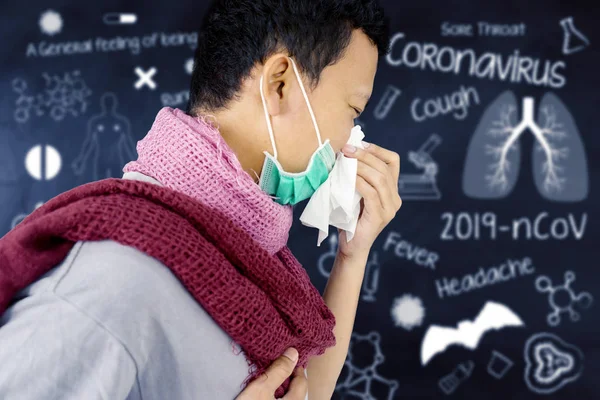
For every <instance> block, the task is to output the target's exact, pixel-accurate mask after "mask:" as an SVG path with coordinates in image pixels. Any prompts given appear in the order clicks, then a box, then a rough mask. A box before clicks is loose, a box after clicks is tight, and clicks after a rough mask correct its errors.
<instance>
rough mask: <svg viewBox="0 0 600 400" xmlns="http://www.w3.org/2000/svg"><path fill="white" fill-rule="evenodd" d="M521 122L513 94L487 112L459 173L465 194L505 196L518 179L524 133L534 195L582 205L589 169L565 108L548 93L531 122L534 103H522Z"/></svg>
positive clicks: (526, 98)
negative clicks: (530, 142)
mask: <svg viewBox="0 0 600 400" xmlns="http://www.w3.org/2000/svg"><path fill="white" fill-rule="evenodd" d="M522 110H523V112H522V116H521V122H517V121H518V119H517V116H516V113H517V101H516V98H515V96H514V94H513V93H512V92H511V91H506V92H504V93H503V94H501V95H500V96H499V97H498V98H497V99H496V100H495V101H494V102H493V103H492V104H491V105H490V106H489V107H488V108H487V109H486V111H485V113H484V115H483V117H482V119H481V121H480V122H479V126H478V127H477V130H476V132H475V134H474V135H473V137H472V138H471V142H470V144H469V149H468V151H467V158H466V161H465V167H464V173H463V190H464V192H465V194H466V195H467V196H469V197H472V198H478V199H500V198H503V197H506V196H508V195H509V194H510V193H511V192H512V190H513V188H514V186H515V184H516V182H517V178H518V173H519V167H520V158H521V148H520V147H521V146H520V145H519V138H520V136H521V135H522V134H523V133H524V132H525V131H530V132H531V133H532V134H533V136H534V137H535V139H536V141H535V145H534V146H533V157H532V164H533V176H534V182H535V185H536V188H537V190H538V192H539V193H540V194H541V195H542V196H543V197H544V198H546V199H548V200H551V201H556V202H576V201H582V200H584V199H585V198H587V195H588V185H589V183H588V180H589V178H588V166H587V159H586V154H585V150H584V146H583V142H582V140H581V135H580V134H579V131H578V129H577V126H576V125H575V121H574V119H573V117H572V116H571V113H570V112H569V111H568V109H567V107H566V106H565V105H564V104H563V103H562V102H561V101H560V99H559V98H558V97H557V96H556V95H554V94H553V93H546V94H545V95H544V96H543V98H542V100H541V102H540V105H539V110H538V121H537V122H536V121H535V120H534V99H533V97H525V98H524V99H523V106H522Z"/></svg>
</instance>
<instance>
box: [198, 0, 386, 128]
mask: <svg viewBox="0 0 600 400" xmlns="http://www.w3.org/2000/svg"><path fill="white" fill-rule="evenodd" d="M354 29H362V31H363V32H364V33H365V34H366V35H367V36H368V37H369V38H370V40H371V42H372V43H373V44H374V45H375V46H377V50H378V53H379V57H382V56H384V55H386V54H388V52H389V51H390V34H389V19H388V17H386V16H385V15H384V12H383V8H382V7H381V6H380V5H379V4H378V1H377V0H214V2H213V3H211V5H210V6H209V9H208V11H207V13H206V14H205V16H204V18H203V20H202V22H201V26H200V30H199V32H198V47H197V48H196V51H195V54H194V69H193V73H192V79H191V83H190V93H189V96H190V98H189V101H188V105H187V110H186V112H187V113H188V114H190V115H193V116H196V112H197V111H198V110H199V109H202V110H206V111H216V110H218V109H221V108H224V107H226V106H227V104H228V103H229V101H230V100H232V99H233V97H234V96H236V94H237V93H238V91H239V89H240V87H241V84H242V80H243V79H244V78H246V77H247V76H249V74H250V71H251V69H252V67H253V66H254V64H255V63H256V62H259V61H260V62H261V63H264V62H265V61H266V59H267V58H268V57H269V56H270V55H272V54H273V53H275V52H277V51H286V52H287V53H289V55H290V56H292V57H294V61H296V64H297V65H298V68H299V70H300V71H301V72H302V73H303V74H305V75H306V76H307V77H308V81H309V87H310V88H311V90H313V89H314V88H315V87H316V86H317V85H318V83H319V78H320V76H321V72H322V71H323V69H325V67H327V66H329V65H333V64H335V63H336V62H338V61H339V59H341V58H342V57H343V55H344V51H345V49H346V48H347V47H348V45H349V44H350V40H351V36H352V31H353V30H354Z"/></svg>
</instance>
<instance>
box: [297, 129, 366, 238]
mask: <svg viewBox="0 0 600 400" xmlns="http://www.w3.org/2000/svg"><path fill="white" fill-rule="evenodd" d="M364 137H365V135H364V133H363V132H362V129H361V127H360V125H356V126H355V127H354V128H352V131H351V132H350V139H349V140H348V144H351V145H353V146H355V147H358V148H361V149H362V148H363V145H362V140H363V138H364ZM357 164H358V160H356V159H355V158H349V157H346V156H345V155H344V154H343V153H341V152H339V153H338V155H337V159H336V161H335V164H334V166H333V169H332V170H331V172H330V174H329V177H328V178H327V180H326V181H325V182H323V183H322V184H321V186H319V187H318V188H317V190H316V191H315V193H314V194H313V195H312V197H311V198H310V200H309V201H308V204H307V205H306V208H305V209H304V212H303V213H302V215H301V216H300V222H302V224H303V225H305V226H308V227H311V228H317V229H318V230H319V236H318V238H317V246H320V245H321V242H322V241H323V240H325V238H327V236H328V235H329V225H332V226H335V227H337V228H340V229H342V230H345V231H346V237H347V239H348V242H349V241H350V240H352V238H353V237H354V231H355V229H356V223H357V221H358V214H360V200H361V199H362V196H361V195H360V194H359V193H358V191H357V190H356V171H357Z"/></svg>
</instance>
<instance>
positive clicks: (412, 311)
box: [391, 294, 425, 331]
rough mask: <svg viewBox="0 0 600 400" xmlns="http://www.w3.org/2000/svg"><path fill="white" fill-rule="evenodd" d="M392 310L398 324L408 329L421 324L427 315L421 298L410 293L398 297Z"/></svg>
mask: <svg viewBox="0 0 600 400" xmlns="http://www.w3.org/2000/svg"><path fill="white" fill-rule="evenodd" d="M391 312H392V318H393V319H394V323H395V324H396V326H401V327H402V328H404V329H406V330H407V331H410V330H412V328H414V327H415V326H421V324H422V323H423V318H424V317H425V307H423V303H422V302H421V299H420V298H418V297H415V296H412V295H410V294H405V295H404V296H402V297H399V298H396V299H395V300H394V304H393V305H392V310H391Z"/></svg>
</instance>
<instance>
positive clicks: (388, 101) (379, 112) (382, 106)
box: [373, 85, 402, 119]
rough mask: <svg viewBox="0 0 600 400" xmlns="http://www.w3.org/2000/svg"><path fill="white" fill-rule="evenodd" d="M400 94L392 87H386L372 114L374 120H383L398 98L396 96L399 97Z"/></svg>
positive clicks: (399, 91)
mask: <svg viewBox="0 0 600 400" xmlns="http://www.w3.org/2000/svg"><path fill="white" fill-rule="evenodd" d="M401 93H402V91H401V90H400V89H398V88H397V87H395V86H394V85H388V86H387V87H386V89H385V92H384V93H383V96H382V97H381V99H380V100H379V103H378V104H377V107H375V111H374V112H373V115H375V118H377V119H384V118H385V117H387V115H388V114H389V112H390V110H391V109H392V106H393V105H394V103H395V102H396V99H397V98H398V96H400V94H401Z"/></svg>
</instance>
